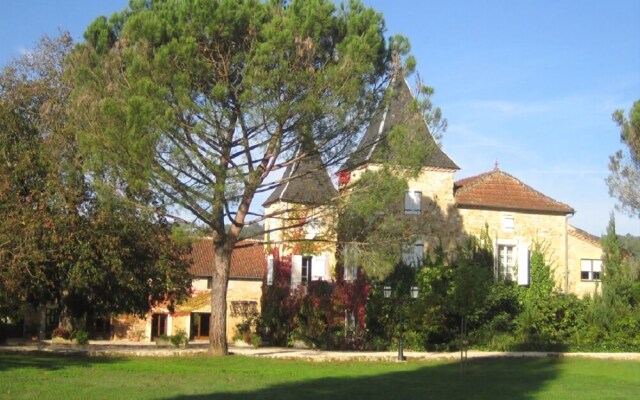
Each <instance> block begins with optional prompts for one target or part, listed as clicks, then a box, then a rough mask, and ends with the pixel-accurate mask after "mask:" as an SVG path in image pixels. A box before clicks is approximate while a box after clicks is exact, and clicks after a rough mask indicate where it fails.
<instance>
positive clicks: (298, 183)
mask: <svg viewBox="0 0 640 400" xmlns="http://www.w3.org/2000/svg"><path fill="white" fill-rule="evenodd" d="M281 179H282V182H281V183H280V184H279V185H278V186H277V187H276V188H275V189H274V190H273V192H271V194H270V195H269V197H268V198H267V200H266V201H265V202H264V203H263V204H262V205H263V206H264V207H266V206H268V205H269V204H272V203H275V202H277V201H282V202H285V203H296V204H304V205H311V206H319V205H323V204H328V203H329V202H330V201H331V199H333V198H334V197H335V196H337V195H338V191H337V190H336V188H335V187H334V186H333V183H332V182H331V178H330V177H329V174H328V173H327V170H326V168H325V166H324V164H323V162H322V158H321V157H320V154H319V153H318V152H312V153H310V154H309V155H308V156H306V157H304V158H302V159H301V160H299V161H296V162H294V163H292V164H289V165H288V166H287V168H286V169H285V171H284V174H283V175H282V178H281Z"/></svg>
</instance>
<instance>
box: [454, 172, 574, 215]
mask: <svg viewBox="0 0 640 400" xmlns="http://www.w3.org/2000/svg"><path fill="white" fill-rule="evenodd" d="M454 196H455V203H456V206H458V207H471V208H492V209H499V210H522V211H534V212H545V213H551V214H572V213H574V212H575V211H574V209H573V208H571V207H570V206H568V205H567V204H564V203H561V202H559V201H557V200H554V199H552V198H551V197H548V196H545V195H544V194H542V193H540V192H538V191H537V190H535V189H533V188H532V187H530V186H527V185H526V184H524V183H522V181H520V180H519V179H517V178H514V177H513V176H511V175H509V174H507V173H505V172H502V171H500V170H499V169H497V168H495V169H494V170H493V171H490V172H485V173H484V174H480V175H477V176H472V177H469V178H465V179H461V180H459V181H457V182H456V183H455V184H454Z"/></svg>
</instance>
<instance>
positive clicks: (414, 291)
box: [382, 286, 418, 361]
mask: <svg viewBox="0 0 640 400" xmlns="http://www.w3.org/2000/svg"><path fill="white" fill-rule="evenodd" d="M382 293H383V294H384V298H385V299H390V298H391V293H392V289H391V286H384V287H383V288H382ZM409 295H410V299H412V300H413V299H417V298H418V287H417V286H411V289H410V290H409ZM404 299H405V297H404V296H400V295H398V296H397V300H398V304H397V307H398V310H399V311H398V313H399V314H400V336H399V338H398V361H406V360H407V358H406V357H405V356H404V315H403V314H402V305H403V300H404Z"/></svg>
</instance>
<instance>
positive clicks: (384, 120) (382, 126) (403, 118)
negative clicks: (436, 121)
mask: <svg viewBox="0 0 640 400" xmlns="http://www.w3.org/2000/svg"><path fill="white" fill-rule="evenodd" d="M389 87H390V89H387V90H388V91H387V94H386V97H385V99H383V100H382V101H381V102H380V105H379V106H378V109H377V110H376V111H375V112H374V114H373V117H372V119H371V123H370V124H369V127H368V128H367V131H366V132H365V134H364V136H363V137H362V139H361V140H360V143H359V144H358V147H357V148H356V150H355V151H354V152H353V153H352V154H351V155H350V156H349V158H348V159H347V161H346V162H345V164H344V165H343V166H342V167H341V168H340V170H341V171H345V170H350V169H353V168H356V167H358V166H360V165H363V164H367V163H376V162H386V161H388V160H389V159H390V158H391V155H390V154H389V152H388V151H387V150H388V146H387V144H386V142H387V135H388V133H389V131H390V130H391V129H392V128H393V127H394V126H397V125H400V124H404V125H405V126H407V125H409V124H408V122H409V121H414V122H417V123H413V124H411V128H412V129H416V132H415V134H417V135H423V138H424V140H425V143H426V145H427V146H429V147H430V148H432V149H433V150H432V154H431V157H430V159H429V161H428V162H427V164H426V165H424V166H425V167H435V168H442V169H449V170H458V169H460V167H458V166H457V165H456V163H455V162H453V160H451V159H450V158H449V156H448V155H447V154H446V153H445V152H444V151H442V149H441V148H440V146H438V144H437V143H436V141H435V140H434V139H433V136H432V135H431V133H430V132H429V129H428V127H427V124H426V122H425V121H424V118H423V117H422V116H421V115H419V114H416V113H415V112H413V111H411V102H412V101H413V99H414V97H413V95H412V94H411V90H410V89H409V85H408V83H407V81H406V80H405V79H404V77H402V76H398V77H397V78H395V79H394V81H393V82H391V84H390V86H389Z"/></svg>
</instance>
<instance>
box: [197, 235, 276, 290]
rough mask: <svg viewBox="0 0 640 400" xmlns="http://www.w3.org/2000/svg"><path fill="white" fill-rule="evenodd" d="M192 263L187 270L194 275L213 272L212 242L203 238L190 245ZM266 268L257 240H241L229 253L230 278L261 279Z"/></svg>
mask: <svg viewBox="0 0 640 400" xmlns="http://www.w3.org/2000/svg"><path fill="white" fill-rule="evenodd" d="M191 257H192V263H191V266H190V267H189V272H191V274H192V275H194V276H211V275H212V274H213V243H212V239H211V238H203V239H200V240H198V241H196V242H194V243H193V244H192V245H191ZM265 269H266V258H265V255H264V246H263V245H262V243H261V242H259V241H257V240H242V241H239V242H238V243H237V244H236V247H235V249H234V250H233V253H232V254H231V272H230V274H229V277H230V278H231V279H256V280H261V279H262V277H263V275H264V271H265Z"/></svg>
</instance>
